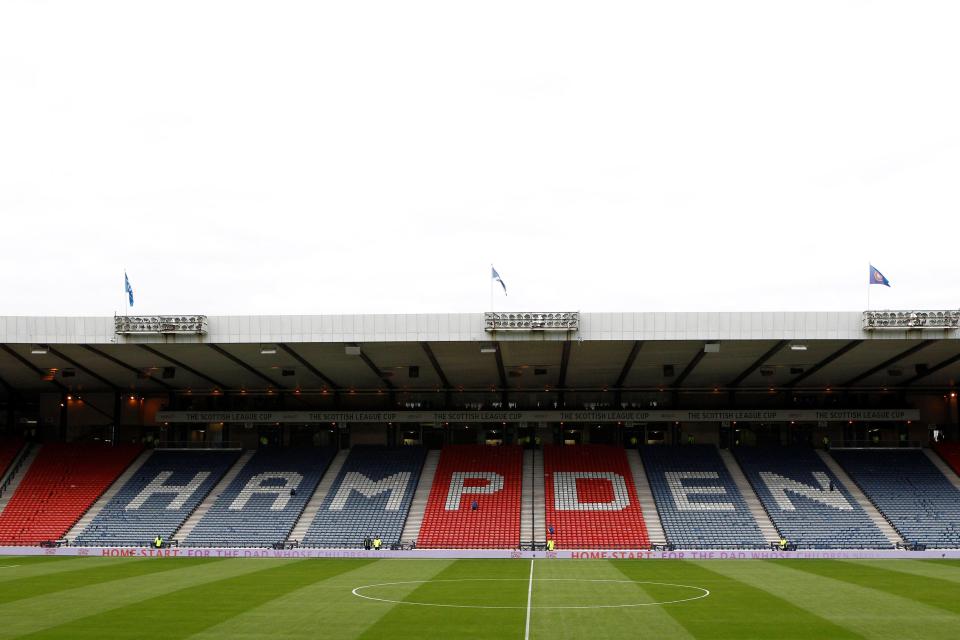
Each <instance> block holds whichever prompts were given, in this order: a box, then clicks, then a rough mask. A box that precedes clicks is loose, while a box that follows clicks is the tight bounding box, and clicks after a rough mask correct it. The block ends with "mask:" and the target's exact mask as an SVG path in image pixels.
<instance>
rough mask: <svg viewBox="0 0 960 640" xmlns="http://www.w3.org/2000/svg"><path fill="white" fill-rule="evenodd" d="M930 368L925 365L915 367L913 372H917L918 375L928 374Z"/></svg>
mask: <svg viewBox="0 0 960 640" xmlns="http://www.w3.org/2000/svg"><path fill="white" fill-rule="evenodd" d="M929 368H930V367H928V366H927V365H926V364H923V363H920V364H915V365H913V370H914V371H916V372H917V374H921V373H926V372H927V370H928V369H929Z"/></svg>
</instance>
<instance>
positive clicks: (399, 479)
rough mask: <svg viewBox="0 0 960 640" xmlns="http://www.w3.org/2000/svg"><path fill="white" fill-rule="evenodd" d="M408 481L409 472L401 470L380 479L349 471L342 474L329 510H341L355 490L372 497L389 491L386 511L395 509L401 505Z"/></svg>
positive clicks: (364, 495)
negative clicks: (374, 479)
mask: <svg viewBox="0 0 960 640" xmlns="http://www.w3.org/2000/svg"><path fill="white" fill-rule="evenodd" d="M409 481H410V472H409V471H401V472H400V473H395V474H393V475H392V476H387V477H386V478H383V479H382V480H377V481H373V480H371V479H370V478H368V477H367V476H365V475H363V474H362V473H357V472H355V471H351V472H349V473H347V474H346V475H345V476H343V480H342V481H341V482H340V488H339V489H337V495H335V496H333V500H331V501H330V506H329V507H327V508H328V509H329V510H330V511H343V508H344V507H345V506H347V498H349V497H350V494H351V493H353V492H354V491H356V492H357V493H359V494H360V495H362V496H363V497H364V498H373V497H374V496H378V495H380V494H381V493H389V494H390V497H389V498H388V499H387V506H386V510H387V511H397V510H398V509H399V508H400V507H401V506H402V505H403V497H404V496H405V495H406V494H407V483H408V482H409Z"/></svg>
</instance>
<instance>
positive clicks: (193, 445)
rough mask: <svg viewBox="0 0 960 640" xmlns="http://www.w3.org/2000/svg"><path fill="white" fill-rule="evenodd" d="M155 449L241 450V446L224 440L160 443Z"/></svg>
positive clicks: (238, 443)
mask: <svg viewBox="0 0 960 640" xmlns="http://www.w3.org/2000/svg"><path fill="white" fill-rule="evenodd" d="M156 448H157V449H243V445H242V444H241V443H240V442H239V441H236V440H224V441H223V442H192V441H190V440H172V441H170V442H161V443H158V444H157V446H156Z"/></svg>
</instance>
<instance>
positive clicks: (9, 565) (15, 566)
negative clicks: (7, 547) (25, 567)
mask: <svg viewBox="0 0 960 640" xmlns="http://www.w3.org/2000/svg"><path fill="white" fill-rule="evenodd" d="M19 566H20V565H18V564H7V565H4V566H2V567H0V569H16V568H17V567H19Z"/></svg>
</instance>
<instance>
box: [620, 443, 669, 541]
mask: <svg viewBox="0 0 960 640" xmlns="http://www.w3.org/2000/svg"><path fill="white" fill-rule="evenodd" d="M627 462H628V463H629V464H630V473H632V474H633V486H634V488H636V490H637V500H639V502H640V509H642V510H643V523H644V524H645V525H647V535H648V536H650V544H667V534H666V533H664V531H663V523H662V522H660V513H659V512H658V511H657V503H656V502H655V501H654V499H653V490H652V489H651V488H650V480H649V478H647V471H646V469H644V468H643V460H642V459H641V458H640V452H639V451H637V450H636V449H629V450H627Z"/></svg>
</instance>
